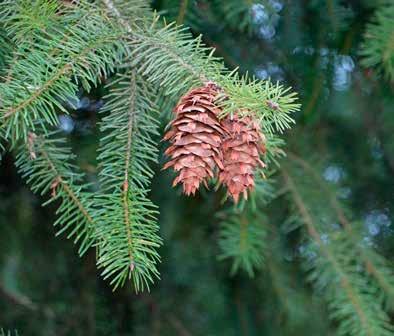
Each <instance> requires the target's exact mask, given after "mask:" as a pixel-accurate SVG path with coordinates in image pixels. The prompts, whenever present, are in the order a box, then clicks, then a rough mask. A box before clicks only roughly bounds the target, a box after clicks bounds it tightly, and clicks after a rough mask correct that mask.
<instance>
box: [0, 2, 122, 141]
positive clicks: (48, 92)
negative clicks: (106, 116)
mask: <svg viewBox="0 0 394 336" xmlns="http://www.w3.org/2000/svg"><path fill="white" fill-rule="evenodd" d="M13 6H14V7H15V8H14V11H15V12H14V13H13V15H12V16H9V17H8V19H7V20H6V28H7V32H8V36H10V38H11V39H12V40H13V42H14V43H15V45H17V49H16V50H15V51H14V55H15V57H16V58H17V60H15V61H13V62H12V68H10V70H9V71H10V72H9V74H8V75H7V79H6V81H5V82H3V83H0V97H1V101H2V105H1V108H0V112H1V114H2V129H3V130H4V132H5V137H6V138H11V141H12V142H13V143H14V142H16V141H17V140H19V139H26V136H27V133H28V132H29V130H34V129H35V127H36V124H39V125H40V127H42V128H43V129H44V130H45V129H46V128H47V125H50V126H53V125H56V124H57V123H58V122H57V113H58V112H59V111H61V112H63V113H66V112H67V111H66V109H65V107H64V105H63V104H64V102H65V101H67V100H70V99H73V98H74V99H75V98H76V94H77V92H78V82H79V83H80V85H82V86H83V87H84V88H85V89H86V90H90V89H91V88H92V86H94V85H96V84H97V83H98V82H99V80H100V78H101V77H102V76H104V77H105V76H108V74H109V73H110V72H111V71H113V70H114V66H115V65H116V64H119V62H120V59H121V58H120V57H121V55H122V44H120V43H119V38H120V36H121V32H120V31H119V30H118V29H116V26H114V24H112V23H111V22H109V21H108V20H107V19H105V17H103V15H102V13H101V12H100V11H98V10H97V9H96V8H95V7H91V6H90V5H80V7H79V8H78V11H74V10H70V9H68V8H63V7H61V5H60V4H59V2H57V1H46V0H37V1H35V2H34V5H33V6H31V2H30V1H16V2H15V3H14V4H13ZM31 9H33V10H31ZM58 11H64V14H63V15H58ZM87 17H89V20H86V18H87ZM27 32H28V33H27ZM27 36H28V38H26V37H27Z"/></svg>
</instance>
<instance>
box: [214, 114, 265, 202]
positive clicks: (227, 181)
mask: <svg viewBox="0 0 394 336" xmlns="http://www.w3.org/2000/svg"><path fill="white" fill-rule="evenodd" d="M222 126H223V128H224V129H225V131H226V136H225V138H224V140H223V143H222V152H223V166H224V167H223V169H222V170H221V172H220V174H219V182H220V183H222V184H224V185H225V186H226V187H227V191H228V193H229V194H230V195H231V196H232V197H233V199H234V201H235V203H237V202H238V200H239V195H240V194H243V195H244V197H245V199H247V196H248V194H247V192H248V190H251V189H253V187H254V172H255V170H256V168H257V167H258V166H261V167H264V166H265V164H264V163H263V162H262V161H261V160H260V154H264V153H265V137H264V135H263V134H262V133H261V132H260V128H259V126H258V124H257V123H256V122H254V121H253V120H252V119H251V118H250V117H243V118H240V117H238V116H236V115H235V116H228V117H226V118H225V119H224V120H223V121H222Z"/></svg>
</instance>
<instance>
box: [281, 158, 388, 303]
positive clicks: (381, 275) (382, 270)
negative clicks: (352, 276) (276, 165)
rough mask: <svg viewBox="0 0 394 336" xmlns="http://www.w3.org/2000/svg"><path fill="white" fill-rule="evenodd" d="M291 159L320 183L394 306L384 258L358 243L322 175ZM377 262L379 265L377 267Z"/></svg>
mask: <svg viewBox="0 0 394 336" xmlns="http://www.w3.org/2000/svg"><path fill="white" fill-rule="evenodd" d="M288 156H289V158H291V159H292V160H294V161H295V162H297V163H298V164H299V165H301V166H302V167H303V168H304V169H305V170H306V171H308V172H309V173H310V174H311V175H312V177H313V178H314V180H315V181H316V182H317V183H318V185H319V187H320V188H322V190H323V191H324V192H325V193H326V195H327V196H328V200H329V203H330V204H331V207H332V209H333V210H334V211H335V213H336V215H337V217H338V220H339V223H340V224H341V225H342V227H343V228H344V229H345V230H346V233H347V234H348V235H349V238H350V239H352V240H354V244H355V248H357V250H358V251H359V254H360V257H361V258H362V260H363V262H364V264H365V268H366V270H367V272H368V273H369V274H370V275H371V276H372V277H374V278H375V280H376V281H377V283H378V284H379V286H380V287H381V289H382V290H383V291H384V292H385V294H386V295H388V300H389V305H390V306H393V305H394V274H392V272H391V270H390V268H389V267H388V266H386V265H385V264H386V262H385V261H384V259H383V258H382V257H380V256H379V257H378V256H377V255H376V253H375V252H374V251H372V250H371V248H368V247H367V246H365V245H360V242H358V241H356V240H357V238H358V236H357V235H355V232H354V229H353V227H352V224H351V223H350V222H349V221H348V219H347V216H346V214H345V211H344V210H343V209H342V206H341V205H340V204H339V202H338V200H337V199H336V197H335V195H333V193H332V191H331V190H330V188H329V187H328V186H327V184H326V183H324V182H323V181H322V179H321V177H320V175H319V174H318V173H317V172H316V170H315V169H314V168H313V167H312V166H311V165H310V164H309V163H308V162H307V161H305V160H303V159H302V158H300V157H299V156H297V155H295V154H293V153H291V152H289V153H288ZM375 262H376V263H377V264H376V265H375Z"/></svg>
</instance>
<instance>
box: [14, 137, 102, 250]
mask: <svg viewBox="0 0 394 336" xmlns="http://www.w3.org/2000/svg"><path fill="white" fill-rule="evenodd" d="M65 142H66V141H65V139H63V138H60V137H57V136H55V135H49V136H47V137H44V136H43V135H36V134H35V133H29V136H28V140H27V143H24V144H23V145H21V146H20V148H18V155H17V159H16V166H17V167H18V169H19V172H20V174H21V175H22V177H23V178H25V179H26V182H27V183H28V184H29V185H30V188H31V190H32V191H33V192H36V193H38V194H40V195H46V194H48V193H50V199H49V200H48V201H47V202H45V203H44V205H46V204H49V203H52V202H58V203H59V206H58V208H57V211H56V212H57V215H58V219H57V220H56V222H55V223H54V225H55V226H59V229H58V234H61V233H63V232H67V237H68V238H72V239H73V240H74V242H75V243H79V245H80V246H79V253H80V255H82V254H84V253H85V252H86V250H87V249H88V248H89V247H90V246H91V245H92V243H93V242H94V240H93V234H92V233H93V231H94V229H95V222H94V219H93V217H92V215H93V199H92V194H91V193H89V192H87V191H86V190H87V189H88V185H86V184H85V183H83V182H82V181H83V175H82V174H81V173H79V172H78V169H77V167H76V166H75V165H73V164H72V163H70V160H71V159H73V155H72V154H71V152H70V149H69V148H67V147H65Z"/></svg>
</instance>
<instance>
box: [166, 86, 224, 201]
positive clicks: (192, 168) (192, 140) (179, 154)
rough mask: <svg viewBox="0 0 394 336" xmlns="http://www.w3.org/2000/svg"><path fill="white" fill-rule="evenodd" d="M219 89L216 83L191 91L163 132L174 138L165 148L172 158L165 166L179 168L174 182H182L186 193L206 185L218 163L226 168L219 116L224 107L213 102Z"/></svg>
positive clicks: (176, 108) (170, 138)
mask: <svg viewBox="0 0 394 336" xmlns="http://www.w3.org/2000/svg"><path fill="white" fill-rule="evenodd" d="M218 93H219V89H218V87H217V86H216V85H215V84H213V83H207V84H206V85H205V86H204V87H199V88H196V89H193V90H191V91H189V92H188V93H187V94H186V95H185V96H183V97H182V98H181V100H180V101H179V103H178V105H177V106H176V107H175V109H174V112H175V119H174V120H173V121H172V122H171V123H170V126H171V128H170V130H169V131H168V132H167V134H166V135H165V136H164V140H169V141H170V142H171V146H170V147H169V148H168V149H167V150H166V151H165V154H166V155H168V156H169V157H171V161H169V162H168V163H167V164H165V165H164V167H163V169H167V168H169V167H173V168H174V170H175V171H177V172H179V174H178V176H177V177H176V178H175V180H174V183H173V186H175V185H177V184H178V183H182V184H183V191H184V193H185V194H186V195H190V194H193V195H194V193H195V192H196V190H197V189H198V188H199V186H200V183H201V182H203V183H204V184H205V186H207V181H208V180H209V179H210V178H212V177H213V176H214V170H215V167H216V165H217V166H219V168H220V169H222V168H223V165H222V156H221V149H220V146H221V142H222V137H223V135H224V131H223V128H222V126H221V125H220V122H219V120H218V115H219V113H220V112H221V110H220V108H218V107H217V106H215V103H214V102H215V99H216V97H217V95H218Z"/></svg>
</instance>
